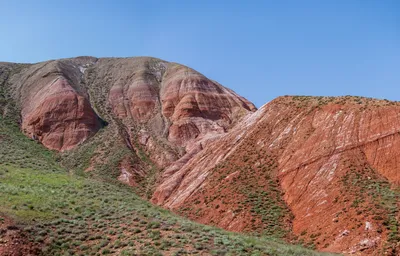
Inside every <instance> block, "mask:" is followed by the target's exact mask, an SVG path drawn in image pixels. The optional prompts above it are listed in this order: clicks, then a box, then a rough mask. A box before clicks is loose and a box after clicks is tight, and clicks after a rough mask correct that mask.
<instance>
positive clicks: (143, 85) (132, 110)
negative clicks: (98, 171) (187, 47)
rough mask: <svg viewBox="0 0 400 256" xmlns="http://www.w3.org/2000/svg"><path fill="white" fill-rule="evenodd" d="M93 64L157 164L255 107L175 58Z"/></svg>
mask: <svg viewBox="0 0 400 256" xmlns="http://www.w3.org/2000/svg"><path fill="white" fill-rule="evenodd" d="M97 65H98V69H99V71H98V74H101V76H105V74H106V72H108V74H111V76H110V79H109V80H110V92H109V95H108V102H109V104H110V105H111V107H112V110H113V113H114V115H115V116H117V117H118V119H119V120H121V121H122V122H123V123H124V124H125V125H126V126H127V127H128V128H129V129H128V130H129V131H128V133H129V135H130V139H131V141H138V142H139V143H140V145H142V146H144V147H145V149H146V151H147V152H148V153H149V156H150V158H151V159H152V160H153V161H154V162H155V163H156V164H157V165H158V166H159V167H161V168H164V167H167V166H169V165H170V164H172V163H173V162H175V161H176V160H178V159H179V158H181V157H182V156H183V155H184V154H186V153H188V152H191V151H192V149H193V148H196V147H198V146H199V145H200V144H201V143H205V140H208V139H210V138H211V137H213V136H217V135H220V134H224V133H225V132H227V131H228V130H229V129H230V128H231V127H233V125H234V124H236V123H237V122H238V120H240V119H241V118H242V117H243V116H245V115H247V114H249V113H251V112H253V111H255V110H256V108H255V106H254V105H253V104H251V103H250V102H248V101H247V100H245V99H244V98H242V97H240V96H238V95H237V94H235V93H234V92H233V91H231V90H229V89H227V88H225V87H223V86H222V85H220V84H218V83H216V82H213V81H211V80H209V79H208V78H206V77H205V76H203V75H201V74H200V73H198V72H196V71H194V70H193V69H190V68H188V67H185V66H183V65H180V64H176V63H168V62H165V61H161V60H157V59H149V58H139V59H137V60H129V59H127V60H120V61H119V62H118V63H117V64H116V63H115V62H107V61H106V60H104V61H103V60H100V61H99V62H98V63H97ZM116 67H118V70H116ZM132 127H134V129H131V128H132ZM160 142H161V143H160ZM161 144H163V145H161ZM185 159H186V158H185Z"/></svg>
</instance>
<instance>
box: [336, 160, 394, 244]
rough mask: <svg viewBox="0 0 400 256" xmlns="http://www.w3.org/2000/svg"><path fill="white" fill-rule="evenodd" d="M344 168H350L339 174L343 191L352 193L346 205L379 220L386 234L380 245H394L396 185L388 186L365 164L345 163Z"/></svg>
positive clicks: (387, 183)
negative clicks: (344, 173)
mask: <svg viewBox="0 0 400 256" xmlns="http://www.w3.org/2000/svg"><path fill="white" fill-rule="evenodd" d="M348 168H349V170H351V172H348V173H347V174H346V175H345V176H343V178H342V183H343V184H344V187H345V188H346V191H345V192H343V194H349V193H352V194H354V195H355V197H356V198H355V199H354V200H353V201H352V203H351V205H350V208H354V209H355V210H356V211H357V214H361V213H368V215H370V216H371V217H372V219H374V220H375V221H381V222H382V224H383V227H385V228H386V229H387V234H388V239H387V242H386V244H385V248H384V249H385V250H387V249H390V248H392V249H394V248H395V247H396V246H397V244H398V243H399V242H400V232H399V229H400V223H399V222H398V221H397V219H396V216H398V214H399V207H398V202H400V191H399V188H393V189H392V188H391V184H390V183H389V182H388V181H387V180H385V179H383V178H382V177H380V176H378V175H376V171H374V170H373V168H372V167H371V166H369V165H365V166H360V165H356V164H352V163H348ZM346 200H348V199H347V198H346V196H343V201H346ZM371 206H373V207H371ZM345 210H347V209H345ZM359 226H361V224H360V225H359ZM382 231H383V230H380V232H382Z"/></svg>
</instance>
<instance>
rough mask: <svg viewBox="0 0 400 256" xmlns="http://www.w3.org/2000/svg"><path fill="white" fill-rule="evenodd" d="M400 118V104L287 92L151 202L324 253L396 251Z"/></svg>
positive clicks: (168, 181) (173, 177)
mask: <svg viewBox="0 0 400 256" xmlns="http://www.w3.org/2000/svg"><path fill="white" fill-rule="evenodd" d="M399 117H400V103H397V102H396V103H395V102H389V101H382V100H372V99H366V98H358V97H339V98H328V97H319V98H318V97H280V98H278V99H276V100H274V101H272V102H270V103H268V104H266V105H265V106H263V107H262V108H261V109H259V110H258V111H257V112H255V113H254V114H252V115H248V116H247V117H246V118H245V119H244V120H243V121H242V122H241V123H240V124H239V125H237V126H236V127H235V128H234V129H233V130H232V131H231V132H229V133H227V134H226V135H224V136H223V137H221V139H219V140H218V141H215V142H213V143H211V144H210V145H209V146H208V147H206V148H205V149H204V150H203V151H202V152H200V153H199V154H197V155H196V156H195V157H193V158H192V159H191V160H190V161H189V162H188V163H187V164H185V165H183V166H182V167H181V168H180V169H179V170H177V171H175V172H173V173H165V174H164V175H163V177H162V181H161V183H160V185H159V186H158V187H157V189H156V191H155V193H154V196H153V198H152V201H153V202H154V203H157V204H160V205H163V206H164V207H167V208H170V209H173V210H174V211H178V212H181V213H183V214H186V215H187V216H189V217H190V218H192V219H195V220H197V221H200V222H202V223H212V224H215V225H218V226H221V227H223V228H225V229H229V230H234V231H243V230H244V231H251V230H259V231H260V232H265V231H268V232H272V233H276V231H277V229H278V227H279V229H280V230H282V231H284V232H283V233H284V234H285V233H290V232H292V233H294V234H295V235H296V236H298V237H299V238H300V239H301V240H303V241H305V242H307V243H313V244H315V245H316V248H317V249H319V250H322V251H331V252H343V253H348V254H354V253H362V254H365V255H381V254H382V253H387V254H389V255H398V253H400V252H399V245H400V244H399V241H400V239H399V233H398V228H399V218H400V213H399V207H400V205H399V204H400V197H399V193H398V192H399V184H400V171H399V169H398V168H399V167H398V163H399V160H400V158H399V157H400V151H399V148H400V123H399ZM177 181H179V182H177ZM232 195H235V196H232ZM280 199H283V200H284V203H285V204H286V207H285V205H284V204H282V202H281V201H280ZM276 219H278V220H279V221H276Z"/></svg>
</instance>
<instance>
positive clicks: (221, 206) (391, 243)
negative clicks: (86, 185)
mask: <svg viewBox="0 0 400 256" xmlns="http://www.w3.org/2000/svg"><path fill="white" fill-rule="evenodd" d="M0 86H1V87H0V113H1V114H2V116H3V118H7V119H13V120H15V121H16V122H18V123H19V125H20V128H21V130H22V132H23V133H24V134H25V135H27V136H28V137H29V138H31V139H32V140H36V141H37V142H40V143H41V144H43V145H44V146H46V147H47V148H48V149H52V150H55V151H56V152H58V153H57V154H56V155H57V161H58V162H60V163H61V165H62V166H63V168H67V169H68V170H70V171H71V172H74V173H78V174H80V175H83V176H92V177H96V178H97V179H101V180H106V181H108V182H111V183H113V182H115V181H116V180H117V179H118V180H119V181H121V182H123V183H127V184H129V185H130V186H131V187H132V189H133V191H135V192H136V193H137V194H139V195H140V196H142V197H143V198H146V199H150V200H151V202H153V203H154V204H157V205H160V206H163V207H165V208H168V209H171V210H173V211H175V212H177V213H179V214H181V215H184V216H187V217H189V218H191V219H193V220H196V221H198V222H201V223H204V224H211V225H215V226H218V227H222V228H224V229H227V230H231V231H238V232H246V233H256V234H258V235H263V236H268V237H271V236H273V237H279V238H282V239H285V240H286V241H288V242H291V243H301V244H303V245H307V246H309V247H312V248H316V249H318V250H321V251H329V252H341V253H346V254H362V255H381V254H386V255H397V254H399V253H400V252H399V247H400V236H399V219H400V213H399V208H400V189H399V186H400V172H399V170H398V167H397V163H398V161H399V157H400V156H398V155H399V154H400V153H399V152H398V150H397V149H398V147H399V146H400V145H399V143H400V139H399V138H400V137H399V135H400V123H399V122H398V115H399V114H398V113H400V103H397V102H390V101H385V100H374V99H367V98H360V97H337V98H331V97H300V96H297V97H289V96H286V97H280V98H277V99H275V100H273V101H272V102H270V103H268V104H266V105H265V106H263V107H262V108H261V109H259V110H256V108H255V106H254V105H253V104H251V103H250V102H248V101H247V100H246V99H244V98H243V97H240V96H239V95H237V94H236V93H234V92H233V91H231V90H229V89H227V88H226V87H223V86H222V85H220V84H218V83H217V82H215V81H212V80H210V79H208V78H206V77H205V76H203V75H201V74H200V73H198V72H196V71H194V70H193V69H190V68H188V67H185V66H183V65H180V64H176V63H170V62H166V61H163V60H159V59H155V58H147V57H139V58H102V59H97V58H93V57H78V58H74V59H63V60H55V61H48V62H43V63H38V64H12V63H0Z"/></svg>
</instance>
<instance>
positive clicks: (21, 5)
mask: <svg viewBox="0 0 400 256" xmlns="http://www.w3.org/2000/svg"><path fill="white" fill-rule="evenodd" d="M0 7H1V15H0V33H1V34H0V35H1V38H0V61H10V62H39V61H44V60H48V59H56V58H65V57H74V56H82V55H91V56H96V57H130V56H154V57H158V58H161V59H165V60H168V61H173V62H178V63H182V64H185V65H188V66H190V67H192V68H194V69H196V70H198V71H199V72H201V73H203V74H205V75H206V76H208V77H209V78H211V79H214V80H216V81H218V82H220V83H222V84H223V85H225V86H227V87H230V88H232V89H234V90H235V91H236V92H238V93H239V94H241V95H243V96H245V97H246V98H248V99H249V100H251V101H252V102H254V103H255V104H256V105H257V106H261V105H263V104H264V103H266V102H268V101H270V100H272V99H273V98H275V97H277V96H280V95H286V94H289V95H329V96H336V95H360V96H368V97H375V98H386V99H390V100H400V1H397V0H376V1H370V0H359V1H357V0H335V1H334V0H331V1H330V0H315V1H311V0H302V1H297V0H292V1H286V0H276V1H268V0H264V1H244V0H243V1H234V0H233V1H216V0H215V1H190V0H187V1H143V0H141V1H133V0H132V1H122V0H121V1H118V0H115V1H111V0H110V1H101V0H98V1H91V0H85V1H82V0H79V1H78V0H70V1H61V0H60V1H42V0H35V1H18V0H15V1H11V0H7V1H5V0H0Z"/></svg>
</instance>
